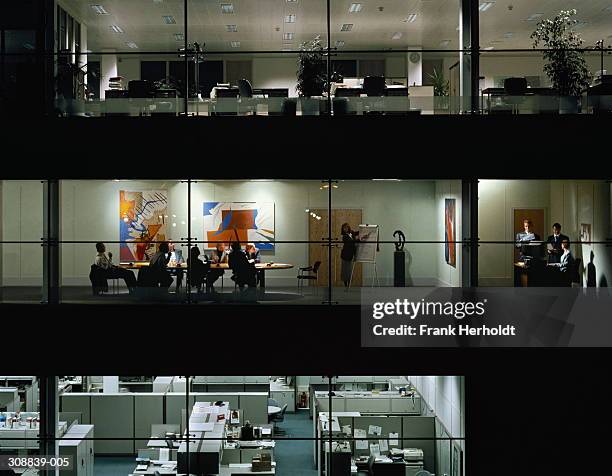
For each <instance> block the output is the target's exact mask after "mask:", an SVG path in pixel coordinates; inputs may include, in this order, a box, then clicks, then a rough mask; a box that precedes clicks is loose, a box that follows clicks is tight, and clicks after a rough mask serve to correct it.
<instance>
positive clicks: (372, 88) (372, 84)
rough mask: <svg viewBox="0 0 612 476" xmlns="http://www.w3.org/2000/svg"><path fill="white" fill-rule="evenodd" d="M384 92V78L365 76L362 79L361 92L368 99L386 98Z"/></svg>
mask: <svg viewBox="0 0 612 476" xmlns="http://www.w3.org/2000/svg"><path fill="white" fill-rule="evenodd" d="M386 90H387V85H386V84H385V77H384V76H366V77H365V78H364V79H363V91H364V92H365V94H366V96H368V97H380V96H386V94H385V93H386Z"/></svg>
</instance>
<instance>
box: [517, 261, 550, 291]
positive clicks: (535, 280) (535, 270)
mask: <svg viewBox="0 0 612 476" xmlns="http://www.w3.org/2000/svg"><path fill="white" fill-rule="evenodd" d="M545 284H546V263H545V262H544V261H540V260H532V261H531V263H529V264H527V263H525V262H524V261H517V262H515V263H514V287H517V288H527V287H534V286H544V285H545Z"/></svg>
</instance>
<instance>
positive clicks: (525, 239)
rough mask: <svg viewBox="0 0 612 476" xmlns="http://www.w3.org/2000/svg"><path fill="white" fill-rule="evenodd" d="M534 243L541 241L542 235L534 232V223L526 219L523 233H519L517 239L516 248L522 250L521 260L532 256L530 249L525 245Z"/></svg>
mask: <svg viewBox="0 0 612 476" xmlns="http://www.w3.org/2000/svg"><path fill="white" fill-rule="evenodd" d="M532 241H540V235H538V234H537V233H536V232H534V231H533V222H532V221H531V220H529V219H528V218H525V219H524V220H523V231H519V232H518V233H517V234H516V237H515V242H516V247H517V248H519V249H520V250H521V255H520V259H521V260H522V259H524V258H525V257H526V256H531V254H530V253H531V250H530V247H528V246H525V245H528V244H529V243H530V242H532Z"/></svg>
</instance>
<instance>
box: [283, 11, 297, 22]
mask: <svg viewBox="0 0 612 476" xmlns="http://www.w3.org/2000/svg"><path fill="white" fill-rule="evenodd" d="M295 20H296V16H295V15H294V14H293V13H290V14H289V15H285V23H295Z"/></svg>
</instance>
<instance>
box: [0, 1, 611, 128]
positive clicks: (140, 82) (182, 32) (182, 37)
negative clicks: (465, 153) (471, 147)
mask: <svg viewBox="0 0 612 476" xmlns="http://www.w3.org/2000/svg"><path fill="white" fill-rule="evenodd" d="M24 4H25V6H22V7H16V6H11V7H9V8H8V11H7V14H6V16H5V19H4V20H0V29H1V30H2V35H1V37H2V41H1V48H0V54H1V84H2V88H0V91H1V93H0V96H1V99H2V109H4V110H5V111H6V112H7V113H9V114H10V115H14V114H25V115H31V114H35V113H36V112H38V113H44V114H46V115H52V116H61V117H65V116H79V117H99V116H104V117H116V116H160V115H163V116H168V115H169V116H181V115H182V116H203V117H209V116H226V115H233V116H235V115H238V116H252V115H259V116H272V115H283V116H294V115H297V116H301V115H334V116H339V115H342V116H347V115H348V116H352V115H372V114H373V115H380V114H386V115H407V114H409V115H449V114H450V115H452V114H465V113H483V114H533V113H583V114H591V113H598V112H602V111H607V110H609V109H610V101H609V96H608V95H609V94H610V91H609V89H610V85H609V81H608V75H607V70H609V69H610V64H609V63H610V61H611V56H610V54H609V53H610V45H609V43H610V37H611V36H612V10H611V9H610V7H609V5H608V4H606V3H605V2H600V1H595V2H588V3H586V4H580V5H577V6H576V12H575V13H573V12H571V11H570V13H569V14H568V16H567V17H565V16H563V14H562V13H561V12H562V11H567V9H568V8H569V7H568V5H567V3H566V2H563V1H561V0H554V1H547V2H543V1H536V2H533V1H527V0H519V1H517V2H514V3H512V4H509V5H505V4H502V3H501V2H499V1H498V2H495V1H491V2H488V1H487V2H483V1H480V0H434V1H405V0H386V1H381V2H377V3H373V2H370V1H367V0H363V1H362V2H352V1H348V0H308V1H304V0H274V1H260V0H255V1H246V0H235V1H231V2H230V1H229V0H228V1H227V2H218V1H212V0H211V1H194V0H163V1H148V0H127V1H126V0H123V1H113V0H108V1H105V2H101V3H97V4H92V2H90V1H85V0H40V1H36V0H33V1H30V2H25V3H24ZM28 17H30V18H28ZM548 20H551V21H554V22H556V23H555V24H556V25H558V26H559V25H560V26H561V30H562V31H563V32H562V34H561V37H560V38H558V39H560V40H562V41H563V43H562V47H561V49H559V48H558V46H559V44H560V43H559V42H555V43H554V45H551V44H550V42H547V41H546V40H545V39H544V40H542V41H540V42H537V41H536V40H537V38H536V37H537V36H538V35H540V36H541V37H543V38H545V36H546V35H545V31H543V29H545V28H546V26H547V25H548V23H547V21H548ZM567 65H570V69H571V71H572V73H571V74H568V73H567V71H568V70H567ZM574 73H576V74H574Z"/></svg>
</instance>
